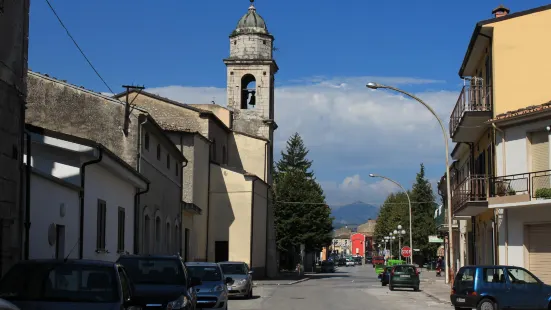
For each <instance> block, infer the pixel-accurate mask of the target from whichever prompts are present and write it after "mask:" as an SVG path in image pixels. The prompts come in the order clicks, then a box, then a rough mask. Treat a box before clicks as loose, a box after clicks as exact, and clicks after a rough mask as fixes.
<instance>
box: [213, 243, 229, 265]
mask: <svg viewBox="0 0 551 310" xmlns="http://www.w3.org/2000/svg"><path fill="white" fill-rule="evenodd" d="M229 251H230V245H229V242H228V241H216V242H215V243H214V260H215V261H216V262H217V263H218V262H227V261H228V260H229Z"/></svg>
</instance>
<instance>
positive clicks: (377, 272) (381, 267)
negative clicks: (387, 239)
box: [375, 265, 386, 275]
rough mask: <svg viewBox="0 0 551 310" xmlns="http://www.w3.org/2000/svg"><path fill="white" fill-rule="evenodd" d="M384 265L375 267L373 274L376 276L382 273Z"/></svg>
mask: <svg viewBox="0 0 551 310" xmlns="http://www.w3.org/2000/svg"><path fill="white" fill-rule="evenodd" d="M385 267H386V266H385V265H375V273H376V274H377V275H379V274H381V273H383V271H384V270H385Z"/></svg>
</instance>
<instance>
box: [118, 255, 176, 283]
mask: <svg viewBox="0 0 551 310" xmlns="http://www.w3.org/2000/svg"><path fill="white" fill-rule="evenodd" d="M118 262H119V263H120V264H121V265H122V266H123V267H124V269H125V271H126V273H127V274H128V276H129V277H130V279H131V280H132V282H133V283H134V284H138V285H139V284H147V285H155V284H161V285H182V284H184V285H185V284H187V277H186V275H185V272H184V267H183V265H182V263H181V261H180V260H179V259H178V258H176V257H174V258H143V257H124V258H121V259H119V261H118Z"/></svg>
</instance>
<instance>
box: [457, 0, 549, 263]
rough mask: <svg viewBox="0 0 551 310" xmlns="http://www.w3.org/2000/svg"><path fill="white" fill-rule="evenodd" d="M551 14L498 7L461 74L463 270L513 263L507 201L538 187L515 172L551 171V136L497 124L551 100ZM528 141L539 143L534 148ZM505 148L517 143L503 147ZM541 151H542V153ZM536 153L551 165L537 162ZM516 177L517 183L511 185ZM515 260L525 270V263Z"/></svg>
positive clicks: (480, 26) (478, 32)
mask: <svg viewBox="0 0 551 310" xmlns="http://www.w3.org/2000/svg"><path fill="white" fill-rule="evenodd" d="M550 9H551V5H547V6H543V7H539V8H535V9H531V10H527V11H522V12H516V13H512V14H510V11H509V9H507V8H505V7H503V6H500V7H498V8H496V9H495V10H494V11H493V12H492V13H493V14H494V16H495V17H494V18H492V19H489V20H484V21H481V22H478V23H477V24H476V26H475V29H474V32H473V35H472V37H471V40H470V43H469V46H468V48H467V52H466V54H465V58H464V60H463V63H462V65H461V68H460V70H459V76H460V77H461V78H462V79H463V81H464V85H465V86H464V87H463V89H462V91H461V93H460V95H459V98H458V100H457V103H456V105H455V107H454V109H453V111H452V113H451V116H450V123H449V132H450V137H451V138H452V140H453V142H455V143H456V145H455V148H454V149H453V151H452V153H451V156H452V158H453V159H454V162H453V164H452V165H451V171H450V174H451V177H452V178H451V184H452V185H451V186H452V211H453V215H454V219H456V220H458V221H459V223H460V224H459V233H458V234H457V235H456V236H454V240H455V248H456V249H457V251H456V252H455V255H454V256H455V257H456V258H458V259H459V262H458V263H459V265H460V266H462V265H464V264H473V263H476V264H492V263H507V261H506V260H504V259H502V256H503V255H505V251H504V250H502V247H505V245H503V246H502V244H503V243H505V241H504V240H505V239H504V238H503V235H504V234H507V229H506V228H505V224H504V223H505V222H504V221H503V219H504V217H503V215H502V214H503V212H504V211H503V210H505V209H506V208H507V207H508V205H507V203H517V201H518V200H519V199H521V198H520V197H517V196H519V195H521V193H523V195H524V194H528V195H529V196H533V195H532V194H530V193H528V189H527V188H516V187H515V186H517V187H518V186H520V185H518V184H524V185H526V184H532V183H533V181H526V180H527V179H530V178H531V177H530V176H525V177H524V179H525V181H519V180H518V178H516V177H514V176H513V174H519V173H521V174H529V173H530V172H532V171H536V170H549V155H548V154H549V150H548V147H547V149H546V146H545V145H548V144H545V145H544V144H540V142H541V143H548V142H547V141H548V135H546V134H539V135H536V136H534V137H535V138H532V140H530V138H529V137H531V135H530V134H529V135H528V136H527V133H526V132H527V130H528V129H523V130H519V129H518V126H517V125H515V126H517V127H515V129H511V131H509V132H510V133H508V132H506V131H504V129H503V128H500V126H501V125H499V124H498V123H499V122H500V120H502V119H503V115H511V113H509V112H508V111H517V110H518V111H525V109H526V108H527V107H531V106H537V105H541V104H544V103H547V102H548V101H549V99H551V89H549V88H548V84H549V82H550V81H551V62H549V60H548V59H549V53H548V52H547V51H548V50H549V48H550V46H551V43H550V41H549V40H545V39H543V38H545V37H547V36H548V35H547V34H548V33H549V32H550V31H551V10H550ZM519 109H520V110H519ZM513 114H515V113H514V112H513ZM518 114H524V112H518ZM515 117H517V115H515V116H511V117H509V118H508V119H509V120H510V119H511V118H515ZM523 122H524V123H525V124H531V126H532V127H530V126H528V127H530V128H531V130H536V131H537V130H540V132H541V129H545V126H543V125H542V124H539V125H534V120H533V119H532V120H531V119H530V118H524V120H523ZM495 124H498V125H497V126H495ZM511 126H512V125H511ZM528 131H530V130H528ZM527 137H528V138H527ZM519 139H520V140H523V141H524V144H522V143H520V144H518V145H517V144H515V146H516V147H514V148H513V147H512V144H511V143H512V141H517V142H518V140H519ZM540 140H542V141H540ZM526 141H532V144H534V143H535V142H534V141H536V142H537V143H536V144H538V145H537V146H535V147H533V146H532V144H531V143H528V142H526ZM506 143H509V145H511V146H510V147H506V146H504V145H505V144H506ZM540 149H541V150H543V151H542V152H543V153H542V154H539V153H538V152H539V150H540ZM530 150H533V151H530ZM545 152H547V153H545ZM546 154H547V157H546ZM536 155H537V156H539V157H538V158H540V157H541V158H547V159H546V160H547V161H546V162H545V160H543V159H542V160H536V159H534V156H536ZM540 155H541V156H540ZM531 157H532V158H531ZM505 158H507V160H506V159H505ZM532 162H534V164H531V163H532ZM528 163H530V164H528ZM534 169H536V170H534ZM509 179H514V180H516V181H514V182H512V183H511V182H509V181H508V180H509ZM521 179H522V178H521ZM524 185H522V186H524ZM531 188H533V186H532V187H531ZM510 196H514V197H510ZM524 199H526V197H525V198H524ZM517 207H518V203H517ZM550 219H551V218H550ZM498 232H499V237H498ZM550 232H551V228H550ZM515 233H516V232H515ZM515 240H516V239H515ZM509 242H510V240H509ZM516 245H518V244H516ZM516 245H515V246H516ZM510 248H511V246H510V245H509V249H510ZM498 249H499V251H498ZM549 252H550V253H551V246H550V250H549ZM498 253H499V255H498ZM513 261H514V262H515V264H517V265H519V264H518V262H520V260H513ZM510 263H511V260H509V264H510ZM524 265H525V266H526V264H524Z"/></svg>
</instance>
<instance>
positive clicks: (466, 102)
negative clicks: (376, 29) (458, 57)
mask: <svg viewBox="0 0 551 310" xmlns="http://www.w3.org/2000/svg"><path fill="white" fill-rule="evenodd" d="M470 111H478V112H488V111H492V87H491V86H486V85H484V86H482V85H465V86H463V89H462V90H461V93H460V94H459V98H457V102H456V104H455V107H454V108H453V111H452V114H451V116H450V128H449V129H450V136H452V137H453V135H454V134H455V132H456V131H457V128H458V127H459V124H460V122H461V118H462V117H463V114H464V113H465V112H470Z"/></svg>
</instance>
